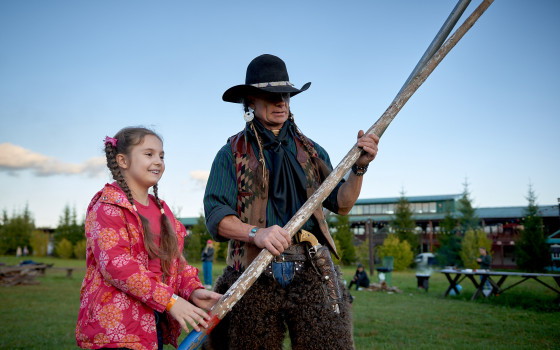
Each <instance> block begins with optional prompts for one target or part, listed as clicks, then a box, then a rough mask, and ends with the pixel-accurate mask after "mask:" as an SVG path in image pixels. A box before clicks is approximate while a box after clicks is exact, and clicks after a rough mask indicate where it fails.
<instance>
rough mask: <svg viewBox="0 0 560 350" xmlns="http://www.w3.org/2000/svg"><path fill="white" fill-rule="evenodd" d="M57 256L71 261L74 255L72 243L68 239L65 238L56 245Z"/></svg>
mask: <svg viewBox="0 0 560 350" xmlns="http://www.w3.org/2000/svg"><path fill="white" fill-rule="evenodd" d="M55 251H56V255H58V256H59V257H61V258H62V259H70V258H71V257H72V254H73V253H74V251H73V248H72V243H70V241H69V240H67V239H66V238H63V239H61V240H60V242H58V243H57V244H56V247H55Z"/></svg>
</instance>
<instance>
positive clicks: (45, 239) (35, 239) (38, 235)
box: [29, 230, 49, 256]
mask: <svg viewBox="0 0 560 350" xmlns="http://www.w3.org/2000/svg"><path fill="white" fill-rule="evenodd" d="M29 244H30V245H31V250H32V251H33V255H35V256H47V248H48V246H49V235H48V234H46V233H45V232H43V231H40V230H33V232H31V239H30V240H29Z"/></svg>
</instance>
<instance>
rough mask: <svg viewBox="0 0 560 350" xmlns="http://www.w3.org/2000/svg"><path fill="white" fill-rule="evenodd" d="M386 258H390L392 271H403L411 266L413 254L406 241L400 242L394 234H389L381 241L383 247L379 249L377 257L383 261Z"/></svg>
mask: <svg viewBox="0 0 560 350" xmlns="http://www.w3.org/2000/svg"><path fill="white" fill-rule="evenodd" d="M386 256H392V257H393V259H394V261H393V270H395V271H398V270H404V269H406V268H407V267H409V266H410V264H412V260H413V258H414V254H413V253H412V249H411V248H410V244H409V243H408V242H407V241H403V242H401V241H400V240H399V237H397V235H396V234H390V235H389V236H387V238H385V241H383V245H382V246H381V247H379V257H380V258H381V259H383V258H384V257H386Z"/></svg>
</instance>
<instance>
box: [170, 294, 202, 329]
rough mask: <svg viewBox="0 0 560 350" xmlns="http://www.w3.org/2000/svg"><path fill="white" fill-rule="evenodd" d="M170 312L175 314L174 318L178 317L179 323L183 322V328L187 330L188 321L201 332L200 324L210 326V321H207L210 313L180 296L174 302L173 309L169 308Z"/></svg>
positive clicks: (172, 314)
mask: <svg viewBox="0 0 560 350" xmlns="http://www.w3.org/2000/svg"><path fill="white" fill-rule="evenodd" d="M169 314H170V315H171V316H173V318H174V319H176V320H177V321H178V322H179V324H181V328H183V329H184V330H185V332H188V331H189V327H187V322H188V323H189V324H190V325H191V326H192V327H193V328H194V329H195V330H196V331H197V332H200V327H199V325H200V326H202V327H204V328H206V327H208V323H207V322H206V321H207V320H210V315H208V313H207V312H206V311H204V310H203V309H201V308H198V307H196V306H194V305H193V304H191V303H189V302H188V301H186V300H185V299H183V298H181V297H179V299H177V301H176V302H175V304H173V306H172V307H171V310H169Z"/></svg>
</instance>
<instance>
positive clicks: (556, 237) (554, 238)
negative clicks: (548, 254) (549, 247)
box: [546, 230, 560, 244]
mask: <svg viewBox="0 0 560 350" xmlns="http://www.w3.org/2000/svg"><path fill="white" fill-rule="evenodd" d="M546 243H548V244H552V243H560V230H558V231H556V232H554V233H553V234H551V235H550V236H548V238H547V239H546Z"/></svg>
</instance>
